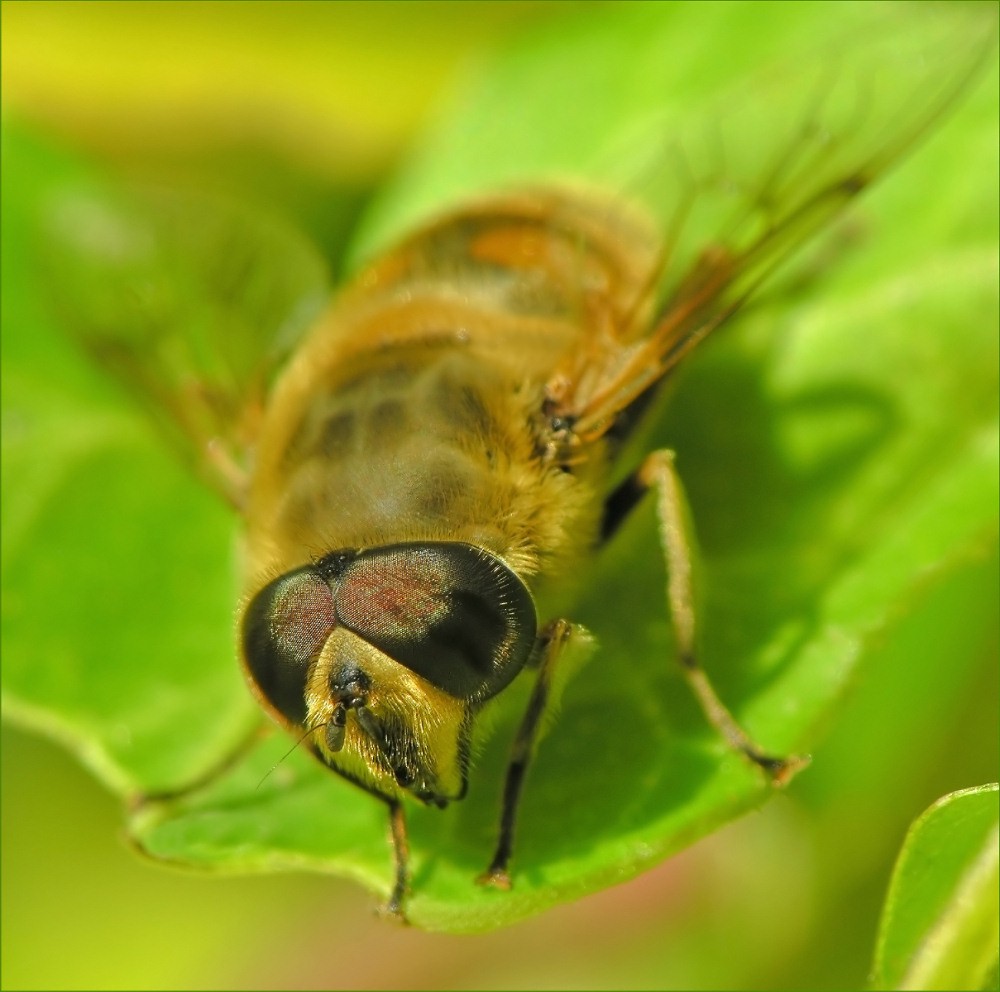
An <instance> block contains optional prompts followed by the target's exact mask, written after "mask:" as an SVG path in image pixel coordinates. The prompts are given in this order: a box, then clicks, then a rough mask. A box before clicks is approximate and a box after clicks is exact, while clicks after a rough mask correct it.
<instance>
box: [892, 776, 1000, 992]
mask: <svg viewBox="0 0 1000 992" xmlns="http://www.w3.org/2000/svg"><path fill="white" fill-rule="evenodd" d="M998 889H1000V787H998V786H997V785H996V784H993V785H984V786H980V787H978V788H973V789H963V790H961V791H960V792H953V793H951V794H950V795H947V796H944V797H943V798H941V799H939V800H938V801H937V802H936V803H934V805H933V806H931V807H930V808H929V809H928V810H926V811H925V812H924V813H922V814H921V815H920V816H919V817H917V819H916V820H915V821H914V822H913V825H912V826H911V827H910V829H909V831H908V833H907V835H906V840H905V841H904V842H903V847H902V850H901V851H900V853H899V859H898V860H897V861H896V867H895V869H894V871H893V875H892V881H891V882H890V883H889V894H888V895H887V897H886V901H885V907H884V909H883V912H882V921H881V924H880V926H879V936H878V944H877V947H876V951H875V966H874V969H873V978H872V984H873V987H875V988H879V989H995V988H997V975H998V963H1000V961H998V957H1000V896H998V894H997V893H998Z"/></svg>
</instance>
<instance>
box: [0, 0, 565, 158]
mask: <svg viewBox="0 0 1000 992" xmlns="http://www.w3.org/2000/svg"><path fill="white" fill-rule="evenodd" d="M549 6H551V5H550V4H546V3H480V2H477V3H462V4H455V3H444V2H440V3H439V2H433V3H405V2H383V3H375V2H334V3H328V2H280V3H279V2H241V0H240V2H237V0H234V2H199V3H192V2H155V3H154V2H134V0H129V2H91V3H75V2H48V0H46V2H29V0H7V2H4V3H3V4H2V5H0V11H2V29H3V30H2V34H0V54H2V62H0V71H2V87H3V103H4V110H5V112H11V111H13V112H15V113H16V114H17V115H18V116H21V117H26V118H28V119H30V120H35V121H38V122H40V123H42V124H43V125H46V126H48V127H51V128H53V129H55V130H56V131H58V132H60V133H63V134H65V135H68V136H70V137H72V138H75V139H76V140H78V141H82V142H84V143H86V144H88V145H90V146H92V147H97V148H101V149H104V150H107V151H112V152H115V151H117V152H125V153H133V154H134V153H135V152H136V151H137V150H141V151H142V152H144V153H147V154H148V153H154V154H155V152H156V150H158V149H167V150H183V151H194V150H197V149H207V150H213V149H219V148H227V147H228V148H231V147H234V146H235V147H240V146H247V145H249V146H253V147H264V148H268V149H270V150H274V151H276V152H278V153H279V154H281V155H283V156H287V157H289V158H290V159H292V160H294V161H296V162H298V163H300V164H304V165H308V167H309V168H310V170H311V171H318V172H321V173H326V174H333V175H337V176H345V175H352V174H357V173H359V172H369V171H371V170H372V169H373V168H377V167H378V166H379V165H380V164H383V163H384V162H385V161H386V160H387V159H388V157H389V156H391V155H392V154H393V152H394V151H396V150H397V149H398V148H399V147H400V146H401V144H402V143H403V142H405V140H406V139H407V138H408V137H409V136H410V135H411V134H412V132H413V131H414V130H415V129H416V128H418V127H419V126H420V124H421V122H422V121H423V119H424V118H425V116H426V114H427V112H428V107H429V106H430V105H431V104H432V103H433V101H434V98H435V97H436V96H437V94H438V93H439V91H440V90H441V88H442V87H443V86H444V84H445V83H446V82H447V81H448V80H449V78H450V77H451V76H452V75H453V74H454V71H455V69H456V67H457V65H458V63H459V62H460V60H461V59H463V58H464V57H466V56H467V55H468V54H469V53H470V52H473V51H474V50H475V49H476V48H477V47H482V46H483V45H485V44H488V43H490V42H492V41H494V40H495V39H496V38H497V36H498V35H500V34H502V33H503V32H504V30H505V29H506V28H507V27H509V26H510V25H511V24H513V23H514V22H517V21H519V20H524V19H525V18H527V17H530V16H532V15H533V14H536V13H538V12H539V11H541V10H544V9H545V8H546V7H549Z"/></svg>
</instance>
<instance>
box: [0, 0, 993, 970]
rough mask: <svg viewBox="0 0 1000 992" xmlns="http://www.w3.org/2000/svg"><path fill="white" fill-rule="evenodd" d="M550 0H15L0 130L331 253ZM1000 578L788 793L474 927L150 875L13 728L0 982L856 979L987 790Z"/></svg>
mask: <svg viewBox="0 0 1000 992" xmlns="http://www.w3.org/2000/svg"><path fill="white" fill-rule="evenodd" d="M567 6H569V5H564V4H551V3H511V4H507V3H502V4H497V3H466V4H463V5H461V6H457V5H454V4H448V3H441V4H437V3H418V4H408V3H404V4H396V3H383V4H371V3H358V4H354V3H336V4H311V3H306V4H287V3H286V4H268V3H260V4H214V3H206V4H197V5H195V4H171V3H162V4H130V3H115V4H103V3H94V4H87V5H82V4H81V5H78V4H59V3H17V2H15V3H5V4H3V7H2V11H3V24H2V27H3V32H2V45H3V50H2V56H3V60H2V68H3V100H4V113H5V115H12V116H16V117H18V118H20V119H22V120H28V121H31V122H33V123H35V124H36V125H38V126H39V127H41V128H43V129H44V130H46V131H47V132H48V133H51V134H54V135H57V136H59V137H60V138H63V139H65V140H67V141H69V142H71V143H73V144H75V145H77V146H80V147H83V148H85V149H87V150H88V151H90V152H93V153H95V154H99V155H102V156H107V157H110V158H111V159H113V160H115V161H118V162H123V163H126V164H128V165H129V166H130V167H132V168H134V169H138V170H140V171H143V172H147V173H153V174H155V173H157V172H164V173H171V174H178V173H181V174H187V175H191V176H194V177H197V178H199V179H203V180H205V181H208V182H216V183H218V184H220V185H224V186H226V187H227V188H232V187H234V186H235V187H236V188H237V189H243V190H245V191H246V192H247V193H249V194H253V195H257V196H264V197H268V198H271V199H273V200H275V201H277V202H279V203H280V204H281V205H282V206H283V207H284V208H285V209H287V210H289V211H291V212H293V213H295V214H296V215H297V216H298V217H299V218H300V220H301V221H302V223H303V224H305V225H306V226H307V227H308V228H309V229H310V231H311V233H313V234H314V235H315V236H316V237H317V238H318V239H319V240H320V241H321V243H322V244H323V245H324V246H325V247H326V248H327V250H328V252H329V253H330V254H331V256H333V257H336V255H337V248H338V246H340V245H342V244H343V237H344V232H345V230H346V229H347V228H348V226H349V225H350V223H351V222H352V220H353V218H354V217H355V216H356V215H357V213H358V211H359V210H360V209H361V207H362V206H363V204H364V202H365V200H366V198H367V197H368V195H369V193H370V191H371V190H373V189H374V188H376V187H377V185H378V183H379V182H380V181H381V180H382V179H383V177H384V176H385V175H387V174H388V173H389V171H390V170H391V169H392V167H393V165H394V163H395V162H396V161H397V160H398V159H399V158H400V157H401V156H402V155H403V154H404V152H405V149H406V147H407V145H408V143H409V142H410V141H411V140H412V139H413V138H414V136H416V135H418V134H419V133H420V130H421V128H422V127H424V126H426V124H427V122H428V120H429V119H430V114H431V109H432V108H433V107H434V106H435V104H436V101H437V100H439V99H440V98H442V96H443V95H445V94H446V93H447V92H448V91H449V87H451V86H453V85H455V80H456V79H460V78H461V77H460V73H461V71H462V68H463V64H464V63H465V61H466V60H473V61H474V60H475V59H476V58H477V56H478V54H479V53H481V52H484V51H486V50H488V49H489V48H490V47H491V46H493V45H495V44H497V43H498V42H499V41H501V40H502V38H503V37H504V36H506V35H508V34H510V33H512V32H515V31H522V30H527V31H530V30H531V29H532V26H533V25H532V22H533V21H542V20H548V19H553V18H558V17H561V16H565V15H566V13H567V10H566V8H567ZM572 6H574V7H579V6H581V5H575V4H574V5H572ZM709 6H714V7H715V9H716V11H718V10H719V8H718V6H717V5H709ZM998 586H1000V567H998V562H997V557H996V553H995V549H994V550H993V552H992V553H982V554H979V555H977V556H972V557H970V558H969V560H967V561H965V562H963V563H962V564H961V565H960V566H958V567H955V568H953V569H952V570H951V571H949V572H948V573H947V574H944V575H937V576H935V577H934V579H933V581H928V582H927V584H926V586H925V588H924V591H923V593H922V595H921V597H920V599H919V601H918V602H916V603H914V604H913V609H912V611H911V612H909V613H908V614H907V615H906V616H901V617H900V618H899V619H898V621H897V623H896V624H895V625H894V626H893V627H892V628H891V629H890V630H889V631H887V632H886V635H885V637H884V640H883V641H882V643H881V644H880V645H879V646H878V647H877V649H876V650H875V651H874V652H873V653H872V656H871V657H870V658H869V659H868V663H867V664H866V667H865V676H864V679H863V681H862V682H861V683H860V684H859V685H858V686H857V687H856V691H855V692H854V694H853V696H852V697H851V699H850V700H849V701H848V702H847V704H846V707H845V709H844V711H843V713H842V715H841V718H840V719H839V720H838V722H837V724H836V726H834V727H832V728H831V729H830V733H829V736H828V737H827V739H826V741H825V743H824V746H823V749H822V760H817V761H816V763H815V765H814V767H813V768H812V769H811V770H810V772H809V774H808V775H805V776H803V777H802V778H801V779H800V780H799V781H798V782H797V783H796V787H795V789H794V791H793V792H792V793H791V794H789V795H783V796H780V797H779V798H778V799H776V800H775V801H773V802H771V803H769V804H768V805H767V806H766V807H765V808H764V809H763V810H762V811H761V812H760V813H757V814H754V815H752V816H750V817H747V818H745V819H743V820H741V821H739V822H738V823H736V824H733V825H731V826H729V827H727V828H726V829H724V830H722V831H720V832H718V833H717V834H715V835H714V836H712V837H711V838H709V839H707V840H706V841H703V842H701V843H700V844H698V845H696V846H695V847H694V848H692V849H690V850H688V851H687V852H685V853H683V854H682V855H680V856H678V857H676V858H674V859H672V860H671V861H670V862H668V863H666V864H664V865H662V866H661V867H660V868H658V869H656V870H654V871H651V872H649V873H647V874H646V875H644V876H642V877H641V878H639V879H637V880H635V881H632V882H630V883H627V884H625V885H622V886H619V887H618V888H615V889H612V890H609V891H607V892H604V893H600V894H597V895H594V896H591V897H589V898H587V899H584V900H581V901H580V902H578V903H576V904H574V905H571V906H566V907H562V908H560V909H556V910H553V911H550V912H549V913H547V914H545V915H544V916H542V917H540V918H537V919H535V920H532V921H529V922H526V923H523V924H519V925H517V926H515V927H512V928H509V929H507V930H505V931H501V932H498V933H493V934H489V935H485V936H476V937H462V938H456V937H446V936H440V935H434V934H425V933H420V932H416V931H407V930H402V929H399V928H396V927H393V926H391V925H386V924H384V923H380V922H378V921H376V920H375V919H373V917H372V913H371V898H370V896H369V895H368V894H367V893H365V892H363V891H361V890H360V889H357V888H356V887H354V886H351V885H348V884H346V883H340V882H338V881H336V880H332V879H329V878H325V877H295V876H284V877H277V878H271V877H268V878H210V877H201V876H197V875H188V874H182V873H178V872H173V871H169V870H166V869H163V868H162V867H160V866H157V865H154V864H149V863H144V862H141V861H139V860H138V859H136V858H135V856H134V855H133V854H132V853H131V852H129V851H128V850H127V849H126V848H125V846H124V844H123V843H122V842H121V840H120V829H121V822H122V816H121V811H120V809H119V808H118V803H117V801H116V800H114V799H113V798H112V797H110V796H109V795H107V794H106V793H105V792H103V791H102V790H101V789H100V787H99V786H98V785H97V784H96V783H95V782H94V781H93V780H92V779H91V778H89V777H88V776H87V775H86V774H85V773H84V772H83V771H81V770H80V768H79V766H78V765H77V764H76V763H75V762H74V760H73V758H72V757H71V756H70V755H67V754H66V753H64V752H63V751H60V750H58V749H57V748H56V747H55V746H53V745H52V744H49V743H47V742H45V741H43V740H40V739H38V738H36V737H32V736H29V735H27V734H25V733H23V732H22V731H20V730H18V729H15V728H12V727H11V726H10V725H9V724H5V725H4V729H3V776H2V788H3V837H2V841H3V852H2V853H3V873H2V879H0V881H2V897H3V905H2V910H3V921H4V925H3V931H2V941H3V947H2V951H3V953H2V959H0V966H2V985H3V987H4V988H9V989H15V988H67V989H71V988H109V989H111V988H178V989H180V988H215V987H219V988H414V989H423V988H428V989H445V988H563V987H565V988H662V987H691V988H712V987H730V988H765V987H766V988H792V987H813V988H821V987H823V988H837V987H852V986H857V985H858V984H859V983H860V982H862V981H863V979H864V976H865V974H866V971H867V969H868V966H869V964H870V960H871V953H872V946H873V941H874V933H875V927H876V923H877V919H878V913H879V907H880V905H881V901H882V899H883V897H884V894H885V888H886V885H887V882H888V878H889V874H890V871H891V868H892V863H893V859H894V857H895V854H896V851H897V849H898V846H899V844H900V842H901V840H902V837H903V835H904V832H905V830H906V827H907V825H908V824H909V822H910V821H911V820H912V819H913V817H914V816H916V815H917V814H918V813H919V812H921V810H923V809H924V808H925V807H926V806H927V805H928V804H929V803H930V802H932V801H933V800H934V799H936V798H937V797H938V796H940V795H941V794H943V793H945V792H948V791H951V790H953V789H956V788H960V787H963V786H972V785H977V784H979V783H981V782H985V781H989V780H995V779H996V778H997V746H996V745H997V736H998V729H997V707H996V700H997V697H998V685H997V664H996V661H997V655H998V640H1000V633H998V622H997V610H996V603H997V592H998ZM554 949H556V950H555V951H554Z"/></svg>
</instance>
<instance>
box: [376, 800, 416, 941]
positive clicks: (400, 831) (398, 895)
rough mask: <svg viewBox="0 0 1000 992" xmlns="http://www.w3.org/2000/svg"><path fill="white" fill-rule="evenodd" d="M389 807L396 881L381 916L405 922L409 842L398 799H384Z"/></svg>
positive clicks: (404, 819) (404, 814)
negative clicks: (404, 908) (404, 902)
mask: <svg viewBox="0 0 1000 992" xmlns="http://www.w3.org/2000/svg"><path fill="white" fill-rule="evenodd" d="M386 803H387V804H388V806H389V831H390V833H391V835H392V851H393V855H394V857H395V862H396V880H395V882H394V883H393V886H392V893H391V894H390V896H389V900H388V902H386V904H385V906H383V907H382V910H381V912H382V914H383V915H385V916H394V917H396V918H397V919H399V920H402V921H404V922H405V921H406V914H405V913H404V912H403V900H404V899H405V898H406V890H407V888H408V887H409V879H410V842H409V838H408V837H407V833H406V812H405V810H404V809H403V804H402V803H401V802H400V801H399V800H398V799H386Z"/></svg>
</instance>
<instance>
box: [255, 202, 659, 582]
mask: <svg viewBox="0 0 1000 992" xmlns="http://www.w3.org/2000/svg"><path fill="white" fill-rule="evenodd" d="M654 267H655V253H654V250H653V247H652V239H651V238H650V237H649V236H648V234H647V232H646V230H645V229H644V228H643V227H642V226H641V225H640V224H639V223H638V222H637V221H634V220H633V219H631V218H628V217H627V215H626V214H625V213H624V212H623V210H622V207H621V205H620V204H611V203H605V202H601V201H597V200H592V199H590V198H587V197H582V196H577V195H570V194H564V193H554V192H551V191H548V192H542V191H540V192H538V193H522V194H516V195H510V196H507V197H499V198H496V199H494V200H490V201H487V202H483V203H480V204H478V205H475V206H474V207H472V208H469V209H466V210H464V211H462V212H460V213H457V214H454V215H452V216H449V217H446V218H444V219H443V220H440V221H438V222H436V223H434V224H433V225H432V226H430V227H428V228H426V229H425V230H423V231H422V232H420V233H418V234H417V235H415V236H414V237H413V238H411V239H410V240H409V241H407V242H405V243H404V244H403V245H402V246H400V247H399V248H398V249H397V250H395V251H394V252H391V253H390V254H388V255H387V256H384V257H383V258H382V259H381V260H380V261H379V262H378V263H376V264H374V265H372V266H371V267H370V268H368V269H367V270H365V271H363V272H362V273H361V275H360V277H359V278H358V279H357V280H356V282H355V283H354V285H353V287H352V288H351V289H349V290H348V291H347V292H346V293H345V294H344V295H343V296H342V297H341V299H340V300H339V302H338V303H337V304H336V305H335V306H334V307H333V308H332V309H331V311H330V312H329V313H328V314H327V316H326V317H325V318H324V320H323V321H322V322H321V324H320V325H319V326H318V327H317V328H316V329H315V330H314V331H313V333H312V336H311V337H310V338H309V339H308V340H307V341H306V342H305V344H304V346H303V347H302V348H301V349H300V350H299V352H298V354H297V356H296V358H295V360H294V362H293V363H292V364H291V366H290V367H289V368H288V369H287V370H286V372H285V374H284V376H283V377H282V379H281V380H280V381H279V383H278V386H277V389H276V393H275V396H274V397H273V402H272V404H271V406H270V416H269V419H268V421H267V422H266V424H265V427H264V431H263V434H262V439H261V443H260V446H259V449H258V454H257V464H256V469H255V474H254V481H253V485H252V488H251V496H250V507H249V514H248V519H249V520H250V521H251V526H250V533H249V548H250V569H249V574H250V577H251V581H253V582H255V583H259V582H260V581H262V580H266V579H267V578H270V577H273V576H275V575H278V574H281V573H283V572H286V571H288V570H290V569H292V568H295V567H297V566H299V565H302V564H303V563H305V562H308V561H309V560H310V559H315V558H317V557H319V556H321V555H323V554H325V553H327V552H328V551H330V550H331V549H333V548H340V547H359V548H364V547H372V546H378V545H385V544H389V543H393V542H399V541H415V540H450V541H465V542H468V543H470V544H474V545H477V546H480V547H483V548H486V549H487V550H489V551H491V552H493V553H494V554H496V555H498V556H499V557H501V558H503V559H504V560H505V561H507V562H508V564H509V565H510V566H511V567H512V568H514V569H515V571H516V572H517V573H518V574H520V575H521V576H522V577H523V578H525V579H526V580H529V581H530V579H531V577H532V576H535V575H538V574H539V573H541V574H542V575H546V574H550V573H553V572H557V571H559V570H560V569H562V568H564V567H565V566H566V565H567V564H568V563H569V562H570V561H571V560H572V559H573V558H574V556H576V555H578V554H580V553H582V552H584V551H586V550H587V548H588V547H589V546H590V544H591V543H592V540H593V538H594V535H595V532H596V527H597V525H598V516H599V511H600V498H599V497H600V496H601V495H602V493H603V490H602V486H603V485H604V479H603V473H602V469H603V468H604V461H605V453H604V451H603V447H602V444H601V443H600V442H598V443H595V444H593V445H591V447H590V450H588V451H587V452H585V453H584V457H582V458H579V459H577V460H576V461H574V464H573V465H572V466H571V470H570V467H569V466H567V465H563V464H559V463H558V460H557V459H554V458H553V457H552V455H551V450H549V449H548V448H547V444H546V442H547V439H548V438H547V435H548V433H549V432H551V430H552V425H550V424H548V423H547V422H546V420H545V416H544V410H545V403H546V398H547V396H548V395H550V394H551V393H553V392H556V393H558V391H559V389H560V385H561V379H563V378H565V377H568V376H571V375H575V372H574V370H576V369H578V368H579V367H580V364H581V360H583V359H586V365H587V367H589V368H592V369H595V370H596V371H597V373H598V377H599V374H600V372H601V370H602V369H606V368H607V367H608V366H609V364H610V363H612V362H613V361H615V360H616V356H617V357H618V359H619V360H620V353H621V350H622V346H623V344H625V343H627V342H629V341H630V340H634V339H635V338H636V336H637V335H638V334H639V333H640V332H641V330H642V323H643V321H644V320H646V319H648V308H649V307H648V297H649V294H650V290H651V285H650V284H651V281H652V280H651V273H652V272H653V271H654ZM577 386H578V388H579V383H577ZM549 447H551V446H549Z"/></svg>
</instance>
